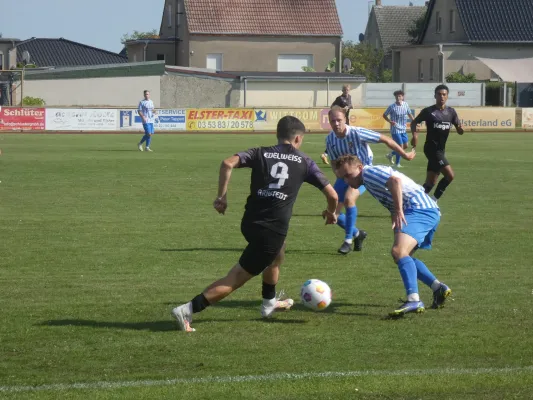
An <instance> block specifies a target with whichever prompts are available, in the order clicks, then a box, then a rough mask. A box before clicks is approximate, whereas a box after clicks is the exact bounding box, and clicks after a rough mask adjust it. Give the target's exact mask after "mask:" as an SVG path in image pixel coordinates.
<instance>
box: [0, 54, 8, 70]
mask: <svg viewBox="0 0 533 400" xmlns="http://www.w3.org/2000/svg"><path fill="white" fill-rule="evenodd" d="M0 69H4V54H3V53H2V52H1V51H0ZM6 69H7V68H6Z"/></svg>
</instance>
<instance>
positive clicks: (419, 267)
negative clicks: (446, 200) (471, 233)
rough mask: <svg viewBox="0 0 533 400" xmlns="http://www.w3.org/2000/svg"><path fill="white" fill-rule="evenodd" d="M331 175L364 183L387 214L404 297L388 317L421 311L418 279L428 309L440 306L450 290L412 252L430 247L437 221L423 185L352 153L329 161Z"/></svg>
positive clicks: (435, 208) (435, 209) (436, 210)
mask: <svg viewBox="0 0 533 400" xmlns="http://www.w3.org/2000/svg"><path fill="white" fill-rule="evenodd" d="M333 168H334V169H335V174H336V175H337V177H338V178H341V179H344V180H345V182H346V183H347V184H349V185H350V186H351V187H353V188H358V187H360V186H361V185H365V187H366V190H367V191H368V192H369V193H370V194H371V195H372V196H373V197H374V198H375V199H376V200H378V201H379V202H380V203H381V204H382V205H383V206H385V208H387V209H388V210H389V211H390V213H391V218H392V229H393V230H394V244H393V245H392V250H391V254H392V258H393V259H394V262H395V263H396V264H397V265H398V269H399V270H400V275H401V277H402V281H403V284H404V286H405V291H406V293H407V300H406V301H405V302H404V303H403V304H402V305H401V306H400V307H398V308H397V309H395V310H394V311H393V312H392V313H390V316H391V317H398V316H403V315H404V314H407V313H411V312H414V313H420V312H423V311H424V309H425V307H424V303H423V302H422V301H421V300H420V296H419V294H418V282H417V280H420V281H422V282H423V283H424V284H426V285H427V286H429V287H430V288H431V290H432V291H433V303H432V308H440V307H443V306H444V303H445V301H446V298H447V297H448V296H450V295H451V293H452V291H451V289H450V288H449V287H448V286H446V285H445V284H444V283H442V282H439V280H438V279H437V278H436V277H435V275H433V273H432V272H431V271H430V270H429V269H428V267H426V264H424V263H423V262H422V261H420V260H418V259H417V258H414V257H413V255H414V253H415V251H416V250H418V249H425V250H430V249H431V242H432V239H433V235H434V234H435V231H436V230H437V226H438V225H439V222H440V210H439V207H438V206H437V203H436V202H435V201H434V200H433V199H432V198H431V197H430V196H429V195H427V194H426V193H425V191H424V188H423V187H422V186H420V185H418V184H416V183H415V182H414V181H413V180H412V179H411V178H409V177H407V176H406V175H404V174H402V173H400V172H398V171H395V170H393V169H392V168H391V167H388V166H383V165H379V166H372V165H365V166H363V163H362V162H361V160H359V158H357V157H356V156H353V155H345V156H342V157H340V158H338V159H336V160H335V161H334V163H333Z"/></svg>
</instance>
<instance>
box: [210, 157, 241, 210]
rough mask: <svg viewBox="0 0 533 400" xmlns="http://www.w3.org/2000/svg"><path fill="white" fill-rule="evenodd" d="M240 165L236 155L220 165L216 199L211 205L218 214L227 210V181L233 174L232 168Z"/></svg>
mask: <svg viewBox="0 0 533 400" xmlns="http://www.w3.org/2000/svg"><path fill="white" fill-rule="evenodd" d="M240 163H241V159H240V157H239V156H238V155H234V156H231V157H228V158H226V159H225V160H224V161H222V164H221V165H220V171H219V173H218V193H217V198H216V199H215V201H214V203H213V207H215V210H217V211H218V212H219V213H220V214H224V213H225V212H226V208H228V200H227V193H228V185H229V181H230V179H231V173H232V172H233V169H234V168H238V167H239V165H240Z"/></svg>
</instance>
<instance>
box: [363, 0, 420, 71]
mask: <svg viewBox="0 0 533 400" xmlns="http://www.w3.org/2000/svg"><path fill="white" fill-rule="evenodd" d="M411 4H412V3H411ZM426 10H427V7H425V6H422V7H418V6H412V5H411V6H383V5H382V3H381V0H376V3H375V5H374V6H372V11H370V15H369V16H368V23H367V25H366V30H365V37H364V41H365V42H366V43H368V44H370V45H371V46H372V47H373V48H375V49H381V50H383V53H384V58H383V63H382V68H384V69H392V47H397V46H407V45H409V44H411V40H412V38H411V37H410V36H409V34H408V33H407V32H408V30H409V28H410V27H411V26H413V25H414V23H415V21H416V20H417V19H419V18H420V17H422V16H423V15H425V13H426Z"/></svg>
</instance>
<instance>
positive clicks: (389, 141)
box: [379, 135, 416, 161]
mask: <svg viewBox="0 0 533 400" xmlns="http://www.w3.org/2000/svg"><path fill="white" fill-rule="evenodd" d="M379 143H385V144H386V145H387V146H388V147H389V149H391V150H393V151H395V152H397V153H398V154H399V155H401V156H402V157H403V158H405V159H406V160H408V161H411V160H412V159H413V158H415V155H416V152H415V150H411V151H410V152H408V153H406V152H405V150H404V149H403V148H402V147H401V146H400V145H399V144H398V143H396V142H395V141H394V140H393V139H392V138H390V137H388V136H385V135H380V138H379Z"/></svg>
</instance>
